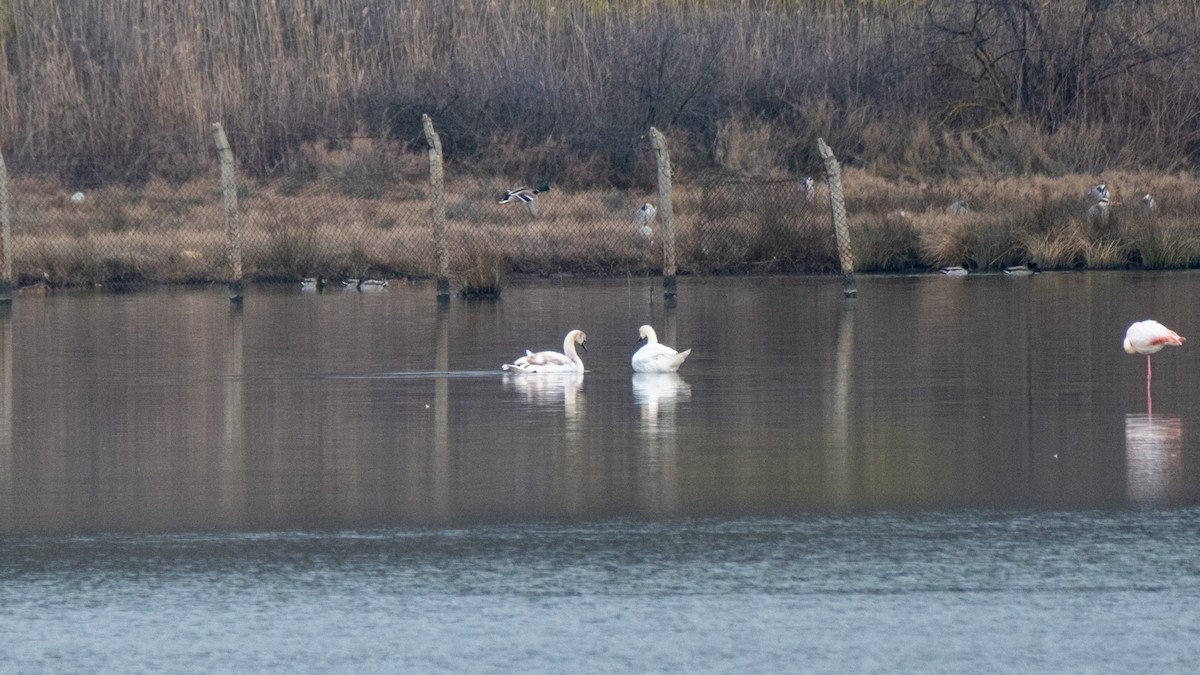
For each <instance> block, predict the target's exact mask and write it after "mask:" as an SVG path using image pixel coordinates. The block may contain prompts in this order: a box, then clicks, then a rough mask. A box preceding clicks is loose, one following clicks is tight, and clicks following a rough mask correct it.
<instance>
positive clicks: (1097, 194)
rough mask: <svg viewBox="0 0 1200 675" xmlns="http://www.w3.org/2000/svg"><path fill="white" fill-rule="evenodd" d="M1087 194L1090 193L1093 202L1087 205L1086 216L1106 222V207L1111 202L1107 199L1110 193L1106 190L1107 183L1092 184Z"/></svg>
mask: <svg viewBox="0 0 1200 675" xmlns="http://www.w3.org/2000/svg"><path fill="white" fill-rule="evenodd" d="M1088 194H1090V195H1091V197H1092V200H1093V202H1094V203H1093V204H1092V205H1091V206H1090V207H1088V212H1087V213H1088V217H1089V218H1092V219H1095V220H1099V221H1101V222H1106V221H1107V220H1108V208H1109V206H1110V205H1111V202H1110V201H1109V197H1110V194H1109V191H1108V185H1106V184H1104V183H1099V184H1097V185H1093V186H1092V190H1091V192H1089V193H1088Z"/></svg>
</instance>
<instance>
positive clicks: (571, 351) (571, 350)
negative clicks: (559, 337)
mask: <svg viewBox="0 0 1200 675" xmlns="http://www.w3.org/2000/svg"><path fill="white" fill-rule="evenodd" d="M563 354H565V355H566V356H567V358H568V359H571V360H572V361H574V362H575V363H577V364H578V365H579V369H580V370H583V359H581V358H579V354H578V353H576V351H575V333H571V334H570V335H568V336H567V339H565V340H563Z"/></svg>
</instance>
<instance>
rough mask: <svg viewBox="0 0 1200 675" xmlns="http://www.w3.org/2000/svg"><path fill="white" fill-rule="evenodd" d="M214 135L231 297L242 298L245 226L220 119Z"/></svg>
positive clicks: (231, 162)
mask: <svg viewBox="0 0 1200 675" xmlns="http://www.w3.org/2000/svg"><path fill="white" fill-rule="evenodd" d="M212 126H213V138H214V140H215V141H216V143H217V156H218V158H219V159H220V160H221V202H222V203H223V204H224V206H225V240H226V244H227V245H228V262H229V299H230V300H231V301H233V302H235V303H241V301H242V227H241V223H239V222H238V203H237V174H236V173H235V171H234V166H233V150H231V149H230V147H229V140H228V139H227V138H225V129H224V128H223V127H221V123H220V122H213V125H212Z"/></svg>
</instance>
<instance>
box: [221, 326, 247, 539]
mask: <svg viewBox="0 0 1200 675" xmlns="http://www.w3.org/2000/svg"><path fill="white" fill-rule="evenodd" d="M242 330H243V329H242V312H241V310H240V308H238V307H237V306H236V305H235V306H234V308H233V309H232V310H231V311H230V312H229V350H228V355H229V359H228V361H227V362H226V364H225V366H226V372H225V378H224V379H225V401H224V402H225V415H224V419H225V429H224V434H225V439H224V440H225V442H224V443H223V444H222V448H221V455H220V460H219V462H220V464H219V466H218V467H217V469H218V471H217V473H218V475H219V476H220V480H219V481H218V485H219V486H220V487H219V488H218V494H219V497H218V499H219V506H218V508H219V509H220V510H221V515H222V517H223V518H224V520H225V522H226V523H230V524H234V523H244V521H245V517H246V486H247V482H248V480H249V478H248V477H247V476H246V425H245V409H244V396H243V385H242V376H243V352H242V349H243V338H242Z"/></svg>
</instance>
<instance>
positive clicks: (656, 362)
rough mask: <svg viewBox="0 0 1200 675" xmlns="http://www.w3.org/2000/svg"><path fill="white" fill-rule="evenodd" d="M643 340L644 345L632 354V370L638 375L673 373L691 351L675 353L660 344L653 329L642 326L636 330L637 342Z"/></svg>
mask: <svg viewBox="0 0 1200 675" xmlns="http://www.w3.org/2000/svg"><path fill="white" fill-rule="evenodd" d="M642 340H645V341H646V344H644V345H642V348H641V349H639V350H637V351H636V352H634V353H633V358H632V359H631V363H632V364H633V370H634V371H635V372H639V373H673V372H675V371H677V370H679V366H681V365H683V360H684V359H686V358H687V357H688V354H691V353H692V350H690V349H688V350H687V351H682V352H677V351H675V350H674V349H671V348H670V347H668V346H666V345H664V344H662V343H660V342H659V341H658V335H656V334H655V333H654V328H652V327H650V326H648V325H647V326H642V327H641V328H639V329H638V341H639V342H640V341H642Z"/></svg>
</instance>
